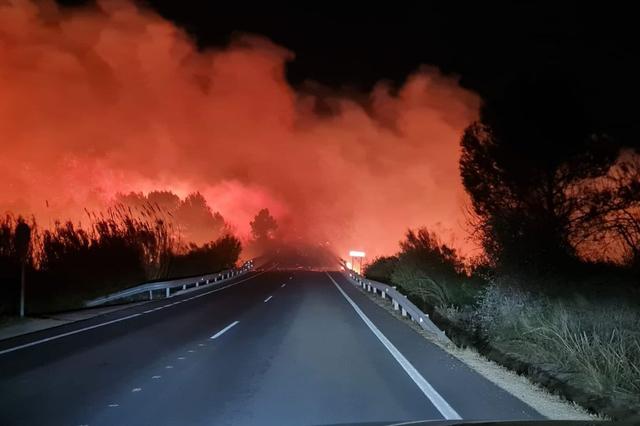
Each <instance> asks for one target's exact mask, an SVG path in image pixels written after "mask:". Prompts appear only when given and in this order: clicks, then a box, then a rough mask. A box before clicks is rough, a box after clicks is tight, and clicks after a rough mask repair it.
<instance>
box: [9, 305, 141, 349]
mask: <svg viewBox="0 0 640 426" xmlns="http://www.w3.org/2000/svg"><path fill="white" fill-rule="evenodd" d="M140 315H142V313H138V314H133V315H129V316H126V317H122V318H118V319H114V320H111V321H107V322H103V323H100V324H95V325H92V326H89V327H85V328H81V329H78V330H73V331H69V332H67V333H62V334H58V335H55V336H51V337H47V338H45V339H40V340H36V341H33V342H29V343H25V344H24V345H20V346H14V347H13V348H8V349H4V350H2V351H0V355H3V354H6V353H9V352H13V351H17V350H18V349H24V348H28V347H30V346H35V345H39V344H40V343H45V342H50V341H51V340H56V339H59V338H61V337H66V336H71V335H72V334H77V333H82V332H83V331H87V330H93V329H94V328H98V327H102V326H103V325H109V324H113V323H116V322H120V321H125V320H128V319H131V318H135V317H139V316H140Z"/></svg>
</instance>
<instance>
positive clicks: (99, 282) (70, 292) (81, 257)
mask: <svg viewBox="0 0 640 426" xmlns="http://www.w3.org/2000/svg"><path fill="white" fill-rule="evenodd" d="M87 216H88V222H89V225H87V226H81V225H76V224H74V223H72V222H65V223H56V224H55V226H54V227H53V228H52V229H46V230H44V231H40V230H38V228H37V226H36V224H35V222H33V223H32V224H31V230H32V234H33V238H32V244H31V246H30V252H29V255H28V259H27V274H26V276H27V280H26V290H27V292H26V298H27V304H26V305H27V313H28V314H34V313H39V312H51V311H60V310H66V309H73V308H78V307H81V306H82V304H83V302H84V301H85V300H87V299H90V298H93V297H97V296H100V295H104V294H106V293H110V292H114V291H118V290H121V289H123V288H127V287H130V286H133V285H137V284H139V283H142V282H145V281H149V280H158V279H166V278H169V277H179V276H190V275H197V274H202V273H206V272H215V271H218V270H222V269H227V268H231V267H233V266H234V265H235V263H236V262H237V260H238V257H239V255H240V251H241V245H240V241H239V240H238V239H237V238H236V237H234V236H231V235H226V236H223V237H221V238H219V239H218V240H216V241H213V242H210V243H208V244H205V245H203V246H195V245H191V246H189V247H187V248H184V247H181V246H180V245H179V241H178V240H177V239H176V238H175V234H174V232H173V230H172V228H171V225H170V224H168V223H167V222H166V221H164V220H163V218H162V215H161V214H158V212H157V211H156V210H154V209H152V208H144V207H143V208H142V210H141V211H140V212H136V213H133V212H132V211H131V210H130V209H129V208H125V207H123V206H117V207H116V208H113V209H110V210H108V211H107V212H105V213H104V214H103V213H101V214H95V213H89V212H87ZM17 223H18V219H17V218H15V217H13V216H10V215H9V216H6V217H5V218H3V219H0V280H1V281H0V284H1V285H2V286H3V289H2V290H3V291H2V298H1V299H0V315H12V314H15V313H16V312H17V304H18V294H19V293H18V291H19V283H20V262H19V259H18V255H17V251H16V247H14V245H15V244H14V234H15V229H16V225H17Z"/></svg>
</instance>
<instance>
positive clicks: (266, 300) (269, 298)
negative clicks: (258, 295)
mask: <svg viewBox="0 0 640 426" xmlns="http://www.w3.org/2000/svg"><path fill="white" fill-rule="evenodd" d="M272 297H273V296H269V297H267V298H266V299H264V303H267V302H268V301H269V300H271V298H272Z"/></svg>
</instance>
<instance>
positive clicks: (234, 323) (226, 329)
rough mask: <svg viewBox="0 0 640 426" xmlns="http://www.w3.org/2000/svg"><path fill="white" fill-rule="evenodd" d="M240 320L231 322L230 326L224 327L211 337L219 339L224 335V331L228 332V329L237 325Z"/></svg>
mask: <svg viewBox="0 0 640 426" xmlns="http://www.w3.org/2000/svg"><path fill="white" fill-rule="evenodd" d="M239 322H240V321H234V322H232V323H231V324H229V325H228V326H226V327H225V328H223V329H222V330H220V331H218V332H217V333H216V334H214V335H213V336H211V337H210V339H217V338H218V337H220V336H222V335H223V334H224V333H226V332H227V331H229V329H230V328H231V327H234V326H235V325H237V324H238V323H239Z"/></svg>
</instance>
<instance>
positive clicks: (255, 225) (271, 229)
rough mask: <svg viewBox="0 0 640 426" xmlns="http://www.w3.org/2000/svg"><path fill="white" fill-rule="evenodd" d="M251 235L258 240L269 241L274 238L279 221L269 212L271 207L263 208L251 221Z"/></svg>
mask: <svg viewBox="0 0 640 426" xmlns="http://www.w3.org/2000/svg"><path fill="white" fill-rule="evenodd" d="M250 225H251V235H253V238H254V239H255V240H256V241H257V242H264V241H269V240H271V239H273V238H274V236H275V231H276V230H277V229H278V223H277V222H276V220H275V218H274V217H273V216H271V213H269V209H262V210H260V211H259V212H258V214H256V216H255V217H254V218H253V220H252V221H251V222H250Z"/></svg>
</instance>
